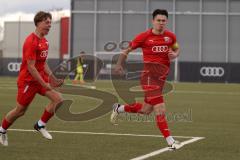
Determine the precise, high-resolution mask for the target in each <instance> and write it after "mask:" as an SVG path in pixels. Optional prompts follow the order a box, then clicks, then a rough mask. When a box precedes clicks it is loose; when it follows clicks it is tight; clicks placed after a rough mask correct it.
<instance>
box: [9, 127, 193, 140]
mask: <svg viewBox="0 0 240 160" xmlns="http://www.w3.org/2000/svg"><path fill="white" fill-rule="evenodd" d="M9 131H16V132H35V130H32V129H9ZM48 132H50V133H63V134H86V135H87V134H88V135H108V136H132V137H163V136H161V135H148V134H129V133H101V132H77V131H48ZM174 137H176V138H185V139H189V138H196V137H191V136H174Z"/></svg>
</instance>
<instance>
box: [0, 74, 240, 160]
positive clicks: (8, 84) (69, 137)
mask: <svg viewBox="0 0 240 160" xmlns="http://www.w3.org/2000/svg"><path fill="white" fill-rule="evenodd" d="M15 82H16V79H15V78H7V77H1V79H0V90H1V92H0V119H2V118H3V116H4V115H5V114H6V113H7V112H8V111H9V110H10V109H12V108H13V107H14V106H15V103H16V102H15V100H16V92H17V88H16V83H15ZM96 86H97V89H99V90H104V91H107V92H112V91H114V90H113V88H112V85H111V83H110V82H109V81H99V82H97V83H96ZM174 86H175V91H176V92H172V93H170V94H168V95H167V96H166V97H165V100H166V105H167V109H168V113H176V114H183V113H189V112H188V111H189V110H191V117H190V118H191V122H186V121H170V122H169V126H170V128H171V131H172V134H173V135H176V136H195V137H205V139H204V140H200V141H197V142H194V143H191V144H188V145H186V146H184V147H183V148H182V149H180V150H178V151H176V152H165V153H162V154H160V155H157V156H154V157H152V158H150V159H153V160H157V159H161V160H167V159H177V160H186V159H191V160H226V159H231V160H238V159H239V157H240V145H239V142H240V136H239V133H240V85H239V84H215V83H206V84H200V83H176V84H174ZM114 94H116V93H114ZM63 96H64V98H65V99H73V100H74V104H73V106H72V107H71V111H72V112H83V111H87V110H89V109H91V108H94V107H96V105H97V104H98V103H99V102H100V101H99V100H94V99H92V98H87V97H81V96H80V95H78V96H76V95H75V96H73V95H63ZM47 103H48V100H47V99H46V98H44V97H41V96H36V98H35V99H34V101H33V102H32V104H31V105H30V106H29V109H28V111H27V113H26V114H25V116H24V117H21V118H20V119H18V120H17V121H16V123H14V125H13V126H12V127H11V128H18V129H32V126H33V124H34V123H35V122H36V121H37V120H38V119H39V117H40V116H41V114H42V112H43V109H44V106H45V105H47ZM109 107H111V106H109ZM109 115H110V113H109V114H107V115H105V116H103V117H101V118H98V119H96V120H92V121H88V122H65V121H62V120H59V119H58V118H53V119H52V120H51V121H50V122H49V124H48V129H49V130H61V131H77V132H106V133H110V132H114V133H133V134H153V135H160V133H159V130H158V129H157V127H156V126H155V123H154V122H136V121H127V120H122V121H121V122H120V124H119V125H118V126H112V125H111V124H110V123H109ZM175 118H176V117H175ZM52 135H53V138H54V139H53V140H52V141H48V140H45V139H43V138H42V137H41V136H40V134H38V133H34V132H16V131H11V130H10V131H9V132H8V137H9V146H8V147H2V146H0V159H7V160H15V159H33V160H35V159H36V160H45V159H46V160H47V159H51V160H55V159H56V160H61V159H64V160H65V159H70V160H75V159H76V160H77V159H84V160H85V159H91V160H92V159H104V160H106V159H114V160H125V159H131V158H134V157H137V156H140V155H144V154H147V153H149V152H152V151H155V150H158V149H161V148H164V147H166V143H165V141H164V139H163V138H156V137H130V136H109V135H88V134H63V133H52ZM179 140H180V141H184V140H187V139H179Z"/></svg>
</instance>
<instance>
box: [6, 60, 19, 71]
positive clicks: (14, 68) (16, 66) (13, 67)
mask: <svg viewBox="0 0 240 160" xmlns="http://www.w3.org/2000/svg"><path fill="white" fill-rule="evenodd" d="M20 66H21V63H18V62H10V63H8V65H7V68H8V71H10V72H18V71H19V70H20Z"/></svg>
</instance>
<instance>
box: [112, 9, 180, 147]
mask: <svg viewBox="0 0 240 160" xmlns="http://www.w3.org/2000/svg"><path fill="white" fill-rule="evenodd" d="M152 16H153V20H152V25H153V28H151V29H148V30H147V31H145V32H142V33H140V34H138V35H137V36H136V37H135V38H134V40H133V41H132V42H131V43H130V45H129V47H128V49H126V50H125V51H123V53H122V54H120V56H119V58H118V62H117V64H116V67H115V71H116V72H117V73H119V74H123V72H124V70H123V67H122V64H123V62H124V61H125V60H126V59H127V56H128V54H129V53H130V52H131V51H133V50H134V49H136V48H142V51H143V60H144V69H143V73H142V75H141V80H140V82H141V86H142V89H143V91H144V95H145V99H144V103H143V104H142V103H134V104H126V105H121V104H118V103H117V104H114V105H113V112H112V114H111V118H110V121H111V123H113V124H117V117H118V115H119V114H120V113H123V112H129V113H140V114H149V113H151V112H152V111H154V112H155V115H156V117H155V120H156V123H157V126H158V128H159V130H160V131H161V133H162V134H163V136H164V138H165V139H166V141H167V143H168V145H169V149H178V148H180V147H181V146H182V144H181V143H180V142H178V141H175V140H174V139H173V137H172V136H171V134H170V131H169V128H168V124H167V120H166V117H165V112H166V109H165V104H164V99H163V96H162V89H163V85H164V82H165V80H166V77H167V75H168V72H169V67H170V61H171V60H173V59H175V58H176V57H178V56H179V45H178V43H177V40H176V36H175V34H174V33H172V32H170V31H169V30H167V29H166V25H167V22H168V12H167V10H160V9H156V10H155V11H154V12H153V14H152ZM153 88H155V89H153ZM151 89H153V90H154V91H151Z"/></svg>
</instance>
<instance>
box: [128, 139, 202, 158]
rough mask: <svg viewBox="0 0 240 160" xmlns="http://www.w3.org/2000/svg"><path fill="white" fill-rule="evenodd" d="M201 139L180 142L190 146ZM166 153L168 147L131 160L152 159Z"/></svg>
mask: <svg viewBox="0 0 240 160" xmlns="http://www.w3.org/2000/svg"><path fill="white" fill-rule="evenodd" d="M201 139H204V137H193V138H191V139H189V140H186V141H183V142H181V143H182V144H183V146H184V145H186V144H190V143H193V142H196V141H199V140H201ZM167 151H170V150H169V148H168V147H165V148H162V149H159V150H156V151H153V152H151V153H148V154H145V155H142V156H138V157H136V158H133V159H131V160H144V159H147V158H150V157H153V156H156V155H159V154H161V153H164V152H167Z"/></svg>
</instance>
